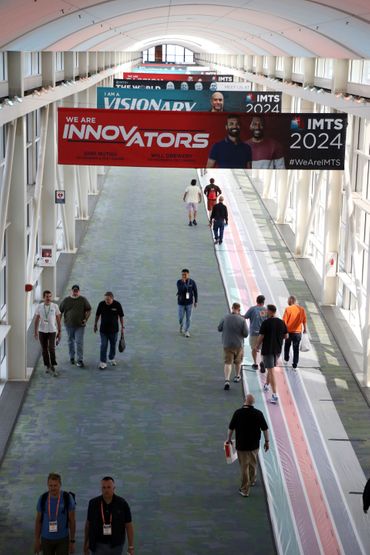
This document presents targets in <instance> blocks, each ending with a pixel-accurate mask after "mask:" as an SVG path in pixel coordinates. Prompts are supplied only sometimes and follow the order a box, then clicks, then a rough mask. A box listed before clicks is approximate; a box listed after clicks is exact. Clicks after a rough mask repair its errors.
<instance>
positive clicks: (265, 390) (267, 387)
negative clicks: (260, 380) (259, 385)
mask: <svg viewBox="0 0 370 555" xmlns="http://www.w3.org/2000/svg"><path fill="white" fill-rule="evenodd" d="M263 391H264V392H265V393H266V392H267V391H270V386H269V385H268V384H267V383H265V384H264V386H263Z"/></svg>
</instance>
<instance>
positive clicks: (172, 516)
mask: <svg viewBox="0 0 370 555" xmlns="http://www.w3.org/2000/svg"><path fill="white" fill-rule="evenodd" d="M179 176H180V180H179ZM193 177H195V172H193V171H190V170H189V171H187V170H186V171H185V170H184V171H182V172H181V173H180V172H178V171H174V170H151V169H148V170H139V169H136V168H127V169H123V168H117V169H112V170H111V171H110V173H109V176H108V178H107V181H106V184H105V189H104V191H103V192H102V194H101V198H100V199H99V202H98V205H97V208H96V210H95V213H94V216H93V218H92V220H91V222H90V226H89V229H88V232H87V235H86V237H85V239H84V242H83V244H82V247H81V249H80V254H79V257H78V258H77V261H76V264H75V266H74V268H73V271H72V275H71V278H70V284H72V283H79V284H80V286H81V293H82V294H83V295H85V296H86V297H87V298H88V299H89V300H90V302H91V304H92V305H93V307H94V308H96V306H97V304H98V302H99V301H100V300H102V298H103V295H104V292H105V291H106V290H112V291H113V292H114V294H115V297H116V298H117V300H119V301H120V302H121V303H122V305H123V307H124V311H125V314H126V318H125V320H126V338H127V350H126V351H125V352H124V353H123V354H122V355H119V365H118V366H117V367H116V368H109V369H107V370H106V371H104V372H101V371H99V370H98V369H97V364H98V355H99V338H98V336H97V335H94V333H93V331H92V323H93V316H92V319H91V320H90V321H89V323H88V324H89V325H88V329H87V330H86V336H85V363H86V365H87V367H86V368H85V369H79V368H77V367H74V366H70V364H69V359H68V351H67V345H66V336H65V333H64V336H63V340H62V343H61V345H60V346H59V347H58V352H57V356H58V361H59V367H58V368H59V370H60V372H61V375H60V377H59V378H58V379H53V378H50V377H47V376H45V374H44V369H43V367H42V364H39V366H38V368H37V370H36V372H35V375H34V377H33V380H32V384H31V386H30V389H29V392H28V395H27V398H26V401H25V404H24V406H23V408H22V411H21V413H20V416H19V419H18V422H17V425H16V428H15V431H14V433H13V437H12V439H11V442H10V446H9V448H8V452H7V454H6V457H5V459H4V462H3V465H2V467H1V473H0V496H1V504H0V554H1V555H26V554H28V553H32V545H33V523H34V514H35V505H36V501H37V497H38V495H39V494H40V493H42V492H43V491H44V490H45V482H46V476H47V474H48V473H49V472H50V471H56V472H60V473H61V474H62V477H63V482H64V487H65V489H68V490H72V491H74V492H76V495H77V520H78V536H77V540H78V541H77V549H76V553H82V529H83V524H84V519H85V517H86V508H87V502H88V499H89V498H91V497H93V496H95V495H97V494H98V493H99V480H100V478H101V477H102V476H103V475H107V474H108V475H113V476H114V477H115V479H116V485H117V490H116V491H117V493H118V494H119V495H122V496H123V497H125V498H126V499H127V501H128V502H129V504H130V506H131V509H132V513H133V521H134V526H135V533H136V539H135V545H136V553H137V555H145V554H148V555H149V554H150V555H167V554H168V555H170V554H171V555H185V554H192V555H208V554H211V553H212V554H214V555H226V554H229V553H232V554H233V555H245V554H247V553H248V555H253V554H263V555H269V554H272V553H274V552H275V550H274V546H273V540H272V536H271V529H270V523H269V519H268V513H267V507H266V503H265V497H264V492H263V488H262V485H261V483H260V482H258V484H257V486H256V487H255V488H254V489H253V494H252V495H251V497H250V498H248V499H244V498H241V497H240V496H239V495H238V487H239V472H238V471H239V469H238V467H237V464H235V465H232V466H228V465H226V464H225V461H224V456H223V450H222V444H223V441H224V438H225V435H226V430H227V426H228V423H229V420H230V417H231V415H232V413H233V411H234V410H235V409H236V408H238V407H239V406H240V405H241V404H242V393H241V388H240V385H235V386H233V387H232V388H231V391H230V392H229V393H226V392H224V391H223V372H222V350H221V342H220V336H219V334H218V333H217V331H216V328H217V324H218V321H219V319H220V318H221V317H222V316H223V314H224V313H225V311H226V310H227V305H226V299H225V296H224V292H223V287H222V283H221V279H220V275H219V272H218V268H217V262H216V259H215V256H214V250H213V246H212V241H211V236H210V232H209V228H208V226H207V220H206V216H205V211H204V208H203V206H201V210H200V214H199V225H198V226H197V227H195V226H193V227H192V228H189V227H188V226H187V215H186V210H185V205H184V203H183V202H182V196H183V191H184V189H185V187H186V186H187V185H188V184H189V182H190V180H191V179H192V178H193ZM183 267H189V268H190V271H191V276H192V277H193V278H194V279H195V280H196V282H197V284H198V287H199V292H200V298H199V307H198V308H197V309H196V310H195V311H194V313H193V325H192V329H191V333H192V336H191V337H190V338H189V339H185V338H184V337H182V336H180V335H179V333H178V323H177V306H176V280H177V279H178V278H179V277H180V271H181V269H182V268H183Z"/></svg>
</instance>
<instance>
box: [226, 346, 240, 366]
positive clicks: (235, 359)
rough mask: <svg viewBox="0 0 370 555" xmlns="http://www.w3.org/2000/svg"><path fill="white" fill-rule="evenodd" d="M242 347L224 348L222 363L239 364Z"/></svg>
mask: <svg viewBox="0 0 370 555" xmlns="http://www.w3.org/2000/svg"><path fill="white" fill-rule="evenodd" d="M243 356H244V351H243V347H239V348H233V347H224V363H225V364H233V363H234V364H241V363H242V361H243Z"/></svg>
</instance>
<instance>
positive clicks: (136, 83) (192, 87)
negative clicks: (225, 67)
mask: <svg viewBox="0 0 370 555" xmlns="http://www.w3.org/2000/svg"><path fill="white" fill-rule="evenodd" d="M218 77H221V76H220V75H218ZM113 86H114V87H116V88H118V89H157V90H160V89H167V90H172V91H173V90H177V89H181V90H183V91H202V90H210V91H250V90H251V88H252V86H251V83H249V82H246V81H244V82H239V83H238V82H235V81H234V82H230V81H186V80H184V81H181V80H180V81H165V80H158V79H114V80H113Z"/></svg>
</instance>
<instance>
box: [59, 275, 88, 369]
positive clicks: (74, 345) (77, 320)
mask: <svg viewBox="0 0 370 555" xmlns="http://www.w3.org/2000/svg"><path fill="white" fill-rule="evenodd" d="M59 310H60V312H61V313H62V315H63V316H64V324H65V327H66V330H67V335H68V349H69V358H70V361H71V364H74V363H75V350H77V362H76V365H77V366H80V367H81V368H83V367H84V366H85V365H84V361H83V340H84V333H85V328H86V322H87V320H88V319H89V316H90V314H91V306H90V303H89V301H88V300H87V299H86V298H85V297H83V296H82V295H80V286H79V285H72V289H71V295H70V296H69V297H66V298H65V299H63V300H62V302H61V303H60V306H59Z"/></svg>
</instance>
